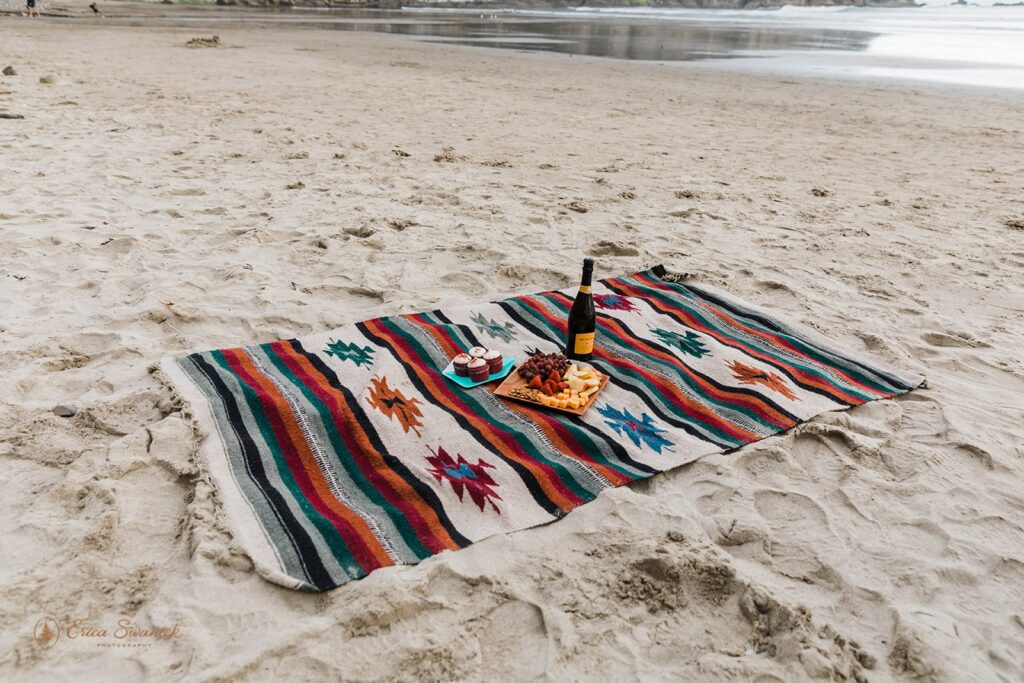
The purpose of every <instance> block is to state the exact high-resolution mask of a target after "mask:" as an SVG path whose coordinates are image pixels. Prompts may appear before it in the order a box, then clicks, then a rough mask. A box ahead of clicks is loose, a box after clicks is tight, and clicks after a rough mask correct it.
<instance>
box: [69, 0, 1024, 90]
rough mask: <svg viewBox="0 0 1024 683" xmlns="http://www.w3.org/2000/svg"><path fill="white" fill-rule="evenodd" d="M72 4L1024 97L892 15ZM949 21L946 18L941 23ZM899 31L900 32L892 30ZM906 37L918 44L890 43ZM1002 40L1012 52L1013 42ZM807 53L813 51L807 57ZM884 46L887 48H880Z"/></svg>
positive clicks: (87, 18) (1007, 77)
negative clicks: (847, 17) (850, 18)
mask: <svg viewBox="0 0 1024 683" xmlns="http://www.w3.org/2000/svg"><path fill="white" fill-rule="evenodd" d="M73 2H74V3H77V4H72V5H61V6H60V7H61V8H63V9H64V10H65V12H66V13H65V14H63V15H60V18H63V19H72V20H75V21H77V22H81V23H83V24H91V25H99V26H104V25H105V26H114V25H120V26H131V27H139V28H141V27H143V26H151V27H153V26H161V27H180V28H185V27H189V28H193V29H195V30H197V31H202V30H208V31H211V32H212V33H214V34H215V33H217V32H218V31H224V30H228V29H230V28H237V29H245V28H251V29H271V28H275V29H280V28H289V29H302V30H317V31H355V32H362V33H378V34H387V35H398V36H401V37H402V38H404V39H407V40H410V41H413V42H418V43H442V44H448V45H458V46H463V47H482V48H485V49H487V50H494V49H498V50H501V51H504V52H509V53H511V52H546V53H548V54H561V55H564V56H571V57H574V58H590V57H597V58H608V59H612V60H625V61H631V62H649V63H656V64H672V65H694V66H698V67H700V68H712V69H722V70H725V71H742V72H746V73H751V74H764V75H769V76H774V77H783V78H808V77H809V78H816V79H821V80H828V81H835V82H841V81H850V82H860V83H864V84H885V83H893V84H897V85H901V86H908V87H931V86H935V87H939V88H944V87H949V88H967V89H970V88H977V89H979V90H981V91H1005V92H1006V93H1009V94H1010V95H1011V96H1016V95H1019V94H1024V63H1020V64H1018V63H1017V62H1015V61H1013V60H1009V61H1006V60H1007V57H1006V56H1005V55H1004V56H1002V57H999V56H998V55H999V54H1001V53H999V52H998V49H996V48H997V47H998V45H1000V43H996V44H995V46H996V47H994V48H993V49H996V52H995V53H993V57H992V59H993V60H994V61H993V62H992V63H988V62H984V61H979V60H982V59H983V58H982V57H979V56H977V54H976V53H974V52H971V50H972V49H973V48H972V47H971V45H973V43H972V42H971V41H974V40H977V36H974V37H972V34H971V32H970V31H968V30H966V29H964V30H962V31H961V32H960V33H959V34H956V35H955V36H950V37H948V38H947V42H945V43H944V47H943V51H942V54H941V55H940V54H938V53H935V52H934V50H932V49H931V48H927V49H924V50H923V51H921V50H922V49H921V48H917V50H918V51H917V52H914V51H913V50H911V51H910V52H907V51H906V50H900V49H899V48H893V47H892V46H893V45H898V44H900V42H903V43H906V44H911V45H919V44H920V41H921V40H922V39H924V38H927V40H930V41H933V42H934V40H935V38H934V37H928V36H927V35H922V34H920V33H914V32H913V31H917V30H919V28H920V27H918V29H911V28H907V27H906V25H905V24H904V23H902V22H905V20H906V19H905V17H904V18H900V19H898V20H894V21H895V23H892V22H890V21H889V20H883V19H882V18H880V17H884V14H877V15H871V16H870V17H869V18H867V19H861V20H859V21H858V22H853V23H850V22H836V21H835V20H832V19H829V18H828V17H829V16H830V15H828V14H825V15H821V17H819V18H817V19H813V20H811V19H809V18H805V17H803V15H801V18H798V19H795V20H794V19H793V18H792V17H790V18H788V19H786V20H785V21H782V22H781V23H780V22H775V21H774V20H772V21H759V20H758V21H751V22H746V21H743V20H739V19H737V18H736V12H732V11H726V13H725V14H724V15H717V14H715V10H707V16H708V17H715V16H720V17H721V18H720V19H712V20H705V19H698V18H697V17H699V16H704V14H703V13H704V12H705V10H694V11H692V13H691V14H687V15H680V16H679V17H677V18H666V17H662V16H661V15H646V14H643V13H634V12H628V11H626V13H624V14H619V13H615V14H605V13H603V12H599V11H598V12H579V13H576V12H572V13H564V12H557V11H551V12H532V11H527V12H515V11H511V12H498V13H494V14H487V15H484V14H480V13H478V12H476V11H473V10H470V9H465V8H460V9H443V8H436V7H435V8H419V9H417V8H406V9H405V10H402V11H394V10H386V9H340V8H332V9H327V8H314V7H305V8H303V7H287V8H284V7H279V8H273V7H261V8H257V7H242V6H216V5H162V4H152V3H138V2H118V3H117V4H116V5H114V10H111V9H110V8H109V7H107V6H104V9H106V10H107V11H108V13H107V14H106V15H105V17H103V18H97V17H94V16H93V15H92V12H91V11H90V10H89V9H88V7H87V5H86V4H85V3H83V2H81V0H73ZM796 9H801V8H796ZM932 9H934V8H932ZM947 10H948V8H939V11H942V12H946V11H947ZM772 11H773V10H769V11H768V14H770V13H771V12H772ZM869 11H870V10H869ZM887 11H888V10H882V12H883V13H884V12H887ZM892 11H893V12H900V11H901V10H898V9H894V10H892ZM915 11H916V10H915ZM922 11H925V10H922ZM741 13H743V12H741ZM757 15H758V13H757V12H752V13H751V16H757ZM787 16H789V15H787ZM893 16H897V15H893ZM899 16H901V17H902V16H903V15H899ZM908 16H909V15H908ZM928 16H929V17H931V16H933V15H928ZM999 16H1001V15H999ZM985 17H988V14H985V13H983V14H981V15H978V17H975V18H974V19H971V20H970V21H972V22H975V23H977V22H981V21H982V19H983V18H985ZM996 18H998V16H997V17H996ZM940 19H941V21H942V22H944V23H943V24H940V26H942V25H948V22H949V21H951V20H957V21H959V20H961V19H962V18H961V17H960V14H959V12H956V11H955V10H954V14H950V15H942V16H941V17H940ZM985 21H988V19H985ZM736 22H739V23H736ZM805 22H809V23H805ZM879 22H881V23H879ZM971 25H973V24H971ZM897 26H903V28H893V27H897ZM840 27H842V28H840ZM901 30H902V31H911V32H910V33H906V34H905V35H895V34H894V33H892V32H893V31H901ZM979 35H980V34H979ZM998 40H1005V36H1004V37H1003V38H999V39H998ZM894 41H896V42H894ZM809 44H813V45H815V47H814V48H812V49H808V47H807V46H808V45H809ZM882 45H884V46H885V47H882V48H876V46H882ZM1000 60H1002V61H1000Z"/></svg>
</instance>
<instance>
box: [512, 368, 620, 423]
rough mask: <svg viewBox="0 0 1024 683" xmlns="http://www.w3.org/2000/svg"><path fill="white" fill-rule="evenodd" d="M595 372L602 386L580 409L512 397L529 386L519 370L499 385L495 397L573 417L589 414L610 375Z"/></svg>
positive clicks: (514, 371) (521, 397)
mask: <svg viewBox="0 0 1024 683" xmlns="http://www.w3.org/2000/svg"><path fill="white" fill-rule="evenodd" d="M594 372H595V373H596V374H597V375H598V377H600V379H601V385H600V386H599V387H598V388H597V391H595V392H594V393H592V394H591V395H590V400H588V401H587V402H586V403H584V404H583V405H582V406H580V407H579V408H559V407H558V406H549V405H545V404H543V403H541V402H539V401H534V400H532V399H529V398H526V397H524V396H514V395H512V390H513V389H517V388H520V387H526V385H527V384H528V382H527V380H525V379H523V377H522V376H520V374H519V368H516V369H515V370H513V371H512V373H511V374H510V375H509V376H508V377H506V378H505V381H504V382H502V383H501V384H499V385H498V386H497V388H495V390H494V395H495V396H501V397H502V398H507V399H511V400H513V401H520V402H522V403H528V404H529V405H531V406H537V407H538V408H547V409H548V410H557V411H559V412H562V413H571V414H573V415H583V413H585V412H587V410H588V409H589V408H590V406H592V405H594V400H595V399H597V397H598V396H600V395H601V392H602V391H604V387H605V385H606V384H608V375H606V374H604V373H601V372H597V370H594Z"/></svg>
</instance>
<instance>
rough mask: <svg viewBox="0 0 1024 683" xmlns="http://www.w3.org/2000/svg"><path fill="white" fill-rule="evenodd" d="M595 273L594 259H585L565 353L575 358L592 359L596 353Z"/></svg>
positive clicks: (574, 302) (570, 320) (570, 316)
mask: <svg viewBox="0 0 1024 683" xmlns="http://www.w3.org/2000/svg"><path fill="white" fill-rule="evenodd" d="M593 275H594V259H592V258H585V259H583V278H582V279H581V280H580V291H579V293H577V294H576V299H575V300H574V301H573V302H572V310H570V311H569V324H568V328H567V335H566V340H565V355H566V356H568V357H569V358H572V359H574V360H590V359H591V357H592V356H593V355H594V331H595V328H596V323H597V316H596V315H595V314H594V295H593V294H591V293H590V282H591V279H592V278H593Z"/></svg>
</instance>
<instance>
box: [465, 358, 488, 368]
mask: <svg viewBox="0 0 1024 683" xmlns="http://www.w3.org/2000/svg"><path fill="white" fill-rule="evenodd" d="M484 365H487V361H485V360H484V359H483V358H474V359H473V360H471V361H469V367H470V368H479V367H481V366H484Z"/></svg>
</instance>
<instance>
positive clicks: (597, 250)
mask: <svg viewBox="0 0 1024 683" xmlns="http://www.w3.org/2000/svg"><path fill="white" fill-rule="evenodd" d="M587 253H588V254H590V255H591V256H639V255H640V250H639V249H637V248H636V247H634V246H633V245H631V244H625V243H623V242H612V241H610V240H601V241H600V242H598V243H597V244H595V245H594V246H592V247H590V249H588V250H587Z"/></svg>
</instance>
